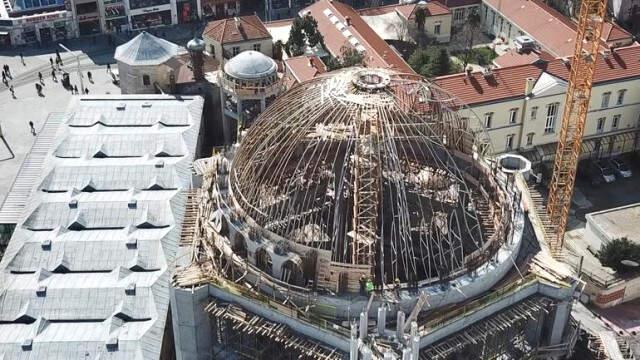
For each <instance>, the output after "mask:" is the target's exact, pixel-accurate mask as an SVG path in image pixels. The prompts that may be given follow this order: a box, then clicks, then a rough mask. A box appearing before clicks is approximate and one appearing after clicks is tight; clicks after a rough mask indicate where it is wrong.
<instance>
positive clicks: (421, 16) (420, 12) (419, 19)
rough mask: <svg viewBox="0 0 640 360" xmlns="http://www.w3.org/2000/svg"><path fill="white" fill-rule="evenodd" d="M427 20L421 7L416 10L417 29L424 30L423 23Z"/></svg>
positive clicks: (425, 13) (425, 12)
mask: <svg viewBox="0 0 640 360" xmlns="http://www.w3.org/2000/svg"><path fill="white" fill-rule="evenodd" d="M426 21H427V11H426V10H425V9H424V8H423V7H418V9H417V10H416V25H417V26H418V30H420V31H424V23H425V22H426Z"/></svg>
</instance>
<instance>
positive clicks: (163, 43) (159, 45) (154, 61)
mask: <svg viewBox="0 0 640 360" xmlns="http://www.w3.org/2000/svg"><path fill="white" fill-rule="evenodd" d="M179 52H180V46H178V45H176V44H174V43H172V42H169V41H167V40H165V39H161V38H159V37H155V36H153V35H151V34H149V33H148V32H146V31H143V32H141V33H140V35H138V36H136V37H134V38H133V39H131V40H129V41H128V42H127V43H125V44H122V45H120V46H118V47H117V48H116V53H115V56H114V59H116V60H117V61H120V62H123V63H125V64H128V65H132V66H136V65H159V64H162V63H164V62H165V61H167V60H169V59H171V58H172V57H174V56H176V55H177V54H178V53H179Z"/></svg>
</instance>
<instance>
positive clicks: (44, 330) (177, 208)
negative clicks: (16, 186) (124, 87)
mask: <svg viewBox="0 0 640 360" xmlns="http://www.w3.org/2000/svg"><path fill="white" fill-rule="evenodd" d="M143 103H145V106H144V107H142V106H141V105H142V104H143ZM148 103H151V104H152V105H151V106H148ZM202 106H203V99H202V98H200V97H183V98H175V97H171V96H166V95H149V96H139V95H129V96H121V95H105V96H91V97H83V98H76V99H75V100H73V102H72V105H71V106H70V109H69V112H68V114H67V115H65V116H64V117H61V118H62V119H64V120H63V121H64V122H63V124H62V125H61V126H60V127H59V129H58V131H57V134H56V136H55V138H56V139H57V140H56V141H55V143H54V146H51V147H50V150H49V151H48V153H47V154H46V156H43V162H44V164H45V165H44V166H42V167H39V168H38V169H42V172H41V173H40V176H39V177H37V181H35V182H32V183H33V184H34V185H33V186H32V188H30V189H29V194H30V196H29V200H28V202H27V204H26V206H25V207H24V210H23V212H22V214H21V215H20V218H19V220H18V225H17V227H16V231H15V232H14V234H13V236H12V238H11V241H10V242H9V245H8V247H7V250H6V253H5V256H4V258H3V259H2V261H1V262H0V359H1V358H4V359H17V358H34V359H40V358H42V359H45V358H46V359H103V358H109V359H157V358H159V356H160V350H161V345H162V337H163V335H164V328H165V323H166V318H167V311H168V308H169V280H170V272H171V268H170V264H173V263H174V259H175V256H176V250H177V247H178V241H179V237H180V232H181V224H182V218H183V214H184V207H185V203H186V195H185V193H184V192H183V191H182V190H187V189H189V188H190V186H191V168H190V166H191V165H190V164H191V162H192V161H193V155H192V154H193V153H194V152H195V150H196V146H197V141H198V133H199V130H200V121H201V116H202ZM112 110H113V111H112ZM96 114H100V116H102V117H103V118H104V119H105V121H104V122H98V123H96V122H92V121H87V119H91V118H92V117H95V116H96ZM160 115H162V117H163V119H164V121H166V124H170V125H168V126H166V125H161V126H159V125H158V123H157V122H155V123H154V122H153V121H150V120H149V119H156V118H158V117H159V116H160ZM54 131H55V129H54ZM41 136H42V135H41ZM52 143H53V142H52ZM96 147H102V148H103V150H104V153H103V154H102V155H100V156H95V154H96V153H95V151H94V150H95V148H96ZM160 148H164V149H166V150H167V153H168V154H167V153H160V152H158V149H160ZM19 176H20V175H19ZM18 181H20V179H18V180H16V182H18Z"/></svg>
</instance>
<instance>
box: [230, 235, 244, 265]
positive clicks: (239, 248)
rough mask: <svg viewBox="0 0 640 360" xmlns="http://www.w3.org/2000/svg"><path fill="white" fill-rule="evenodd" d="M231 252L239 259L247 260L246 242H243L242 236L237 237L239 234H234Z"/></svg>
mask: <svg viewBox="0 0 640 360" xmlns="http://www.w3.org/2000/svg"><path fill="white" fill-rule="evenodd" d="M231 250H233V252H234V253H235V254H236V255H238V256H240V257H241V258H243V259H246V258H247V241H246V240H245V238H244V236H241V235H239V233H238V234H236V238H235V240H234V242H233V247H232V248H231Z"/></svg>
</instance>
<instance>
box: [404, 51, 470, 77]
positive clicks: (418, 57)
mask: <svg viewBox="0 0 640 360" xmlns="http://www.w3.org/2000/svg"><path fill="white" fill-rule="evenodd" d="M408 62H409V65H410V66H411V68H412V69H413V70H414V71H415V72H417V73H418V74H420V75H422V76H424V77H433V76H440V75H447V74H451V73H454V72H457V70H458V69H457V66H455V65H454V64H453V63H452V62H451V58H450V56H449V52H448V51H447V49H446V48H443V47H431V48H427V49H425V48H417V49H416V51H414V52H413V54H411V56H409V61H408Z"/></svg>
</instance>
